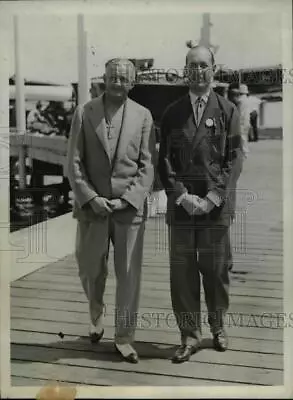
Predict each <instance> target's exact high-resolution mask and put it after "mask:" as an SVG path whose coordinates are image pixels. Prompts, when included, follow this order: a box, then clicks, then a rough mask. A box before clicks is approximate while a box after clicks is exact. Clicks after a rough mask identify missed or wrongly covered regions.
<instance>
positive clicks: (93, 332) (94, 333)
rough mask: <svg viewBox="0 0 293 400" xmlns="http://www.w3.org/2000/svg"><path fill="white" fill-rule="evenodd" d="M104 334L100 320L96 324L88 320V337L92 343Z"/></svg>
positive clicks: (96, 341)
mask: <svg viewBox="0 0 293 400" xmlns="http://www.w3.org/2000/svg"><path fill="white" fill-rule="evenodd" d="M103 335H104V329H103V326H102V321H98V323H97V325H93V323H92V322H90V326H89V337H90V339H91V342H92V343H98V342H99V341H100V340H101V339H102V337H103Z"/></svg>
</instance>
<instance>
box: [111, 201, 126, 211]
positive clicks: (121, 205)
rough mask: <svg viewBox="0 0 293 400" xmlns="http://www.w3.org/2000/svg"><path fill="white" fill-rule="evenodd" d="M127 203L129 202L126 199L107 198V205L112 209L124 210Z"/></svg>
mask: <svg viewBox="0 0 293 400" xmlns="http://www.w3.org/2000/svg"><path fill="white" fill-rule="evenodd" d="M128 204H129V203H128V202H127V201H126V200H121V199H112V200H109V205H110V207H111V209H112V211H119V210H124V209H125V208H126V207H127V206H128Z"/></svg>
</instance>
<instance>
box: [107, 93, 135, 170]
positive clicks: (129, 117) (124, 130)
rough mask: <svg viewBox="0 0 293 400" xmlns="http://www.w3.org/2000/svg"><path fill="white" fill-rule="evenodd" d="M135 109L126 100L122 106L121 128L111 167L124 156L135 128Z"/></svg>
mask: <svg viewBox="0 0 293 400" xmlns="http://www.w3.org/2000/svg"><path fill="white" fill-rule="evenodd" d="M136 112H137V111H136V107H135V102H133V101H132V100H131V99H129V98H127V100H126V102H125V106H124V112H123V117H122V126H121V130H120V135H119V139H118V143H117V149H116V154H115V157H114V160H113V165H114V163H115V162H116V161H118V160H119V159H121V158H123V157H124V156H125V154H126V151H127V147H128V144H129V141H130V139H131V137H132V136H133V132H134V131H135V127H136Z"/></svg>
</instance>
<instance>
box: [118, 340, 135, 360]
mask: <svg viewBox="0 0 293 400" xmlns="http://www.w3.org/2000/svg"><path fill="white" fill-rule="evenodd" d="M115 349H116V351H117V352H118V353H120V355H121V356H122V358H123V359H124V360H125V361H127V362H130V363H132V364H137V363H138V355H137V352H136V351H135V350H134V348H133V347H132V346H131V344H128V343H125V344H118V343H115Z"/></svg>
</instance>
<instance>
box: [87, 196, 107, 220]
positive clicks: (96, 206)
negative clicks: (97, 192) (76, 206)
mask: <svg viewBox="0 0 293 400" xmlns="http://www.w3.org/2000/svg"><path fill="white" fill-rule="evenodd" d="M89 203H90V206H91V207H92V209H93V211H94V213H95V214H97V215H100V216H106V215H108V214H110V213H111V212H112V208H111V207H110V201H109V200H108V199H106V198H105V197H100V196H96V197H94V198H93V199H92V200H91V201H90V202H89Z"/></svg>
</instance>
